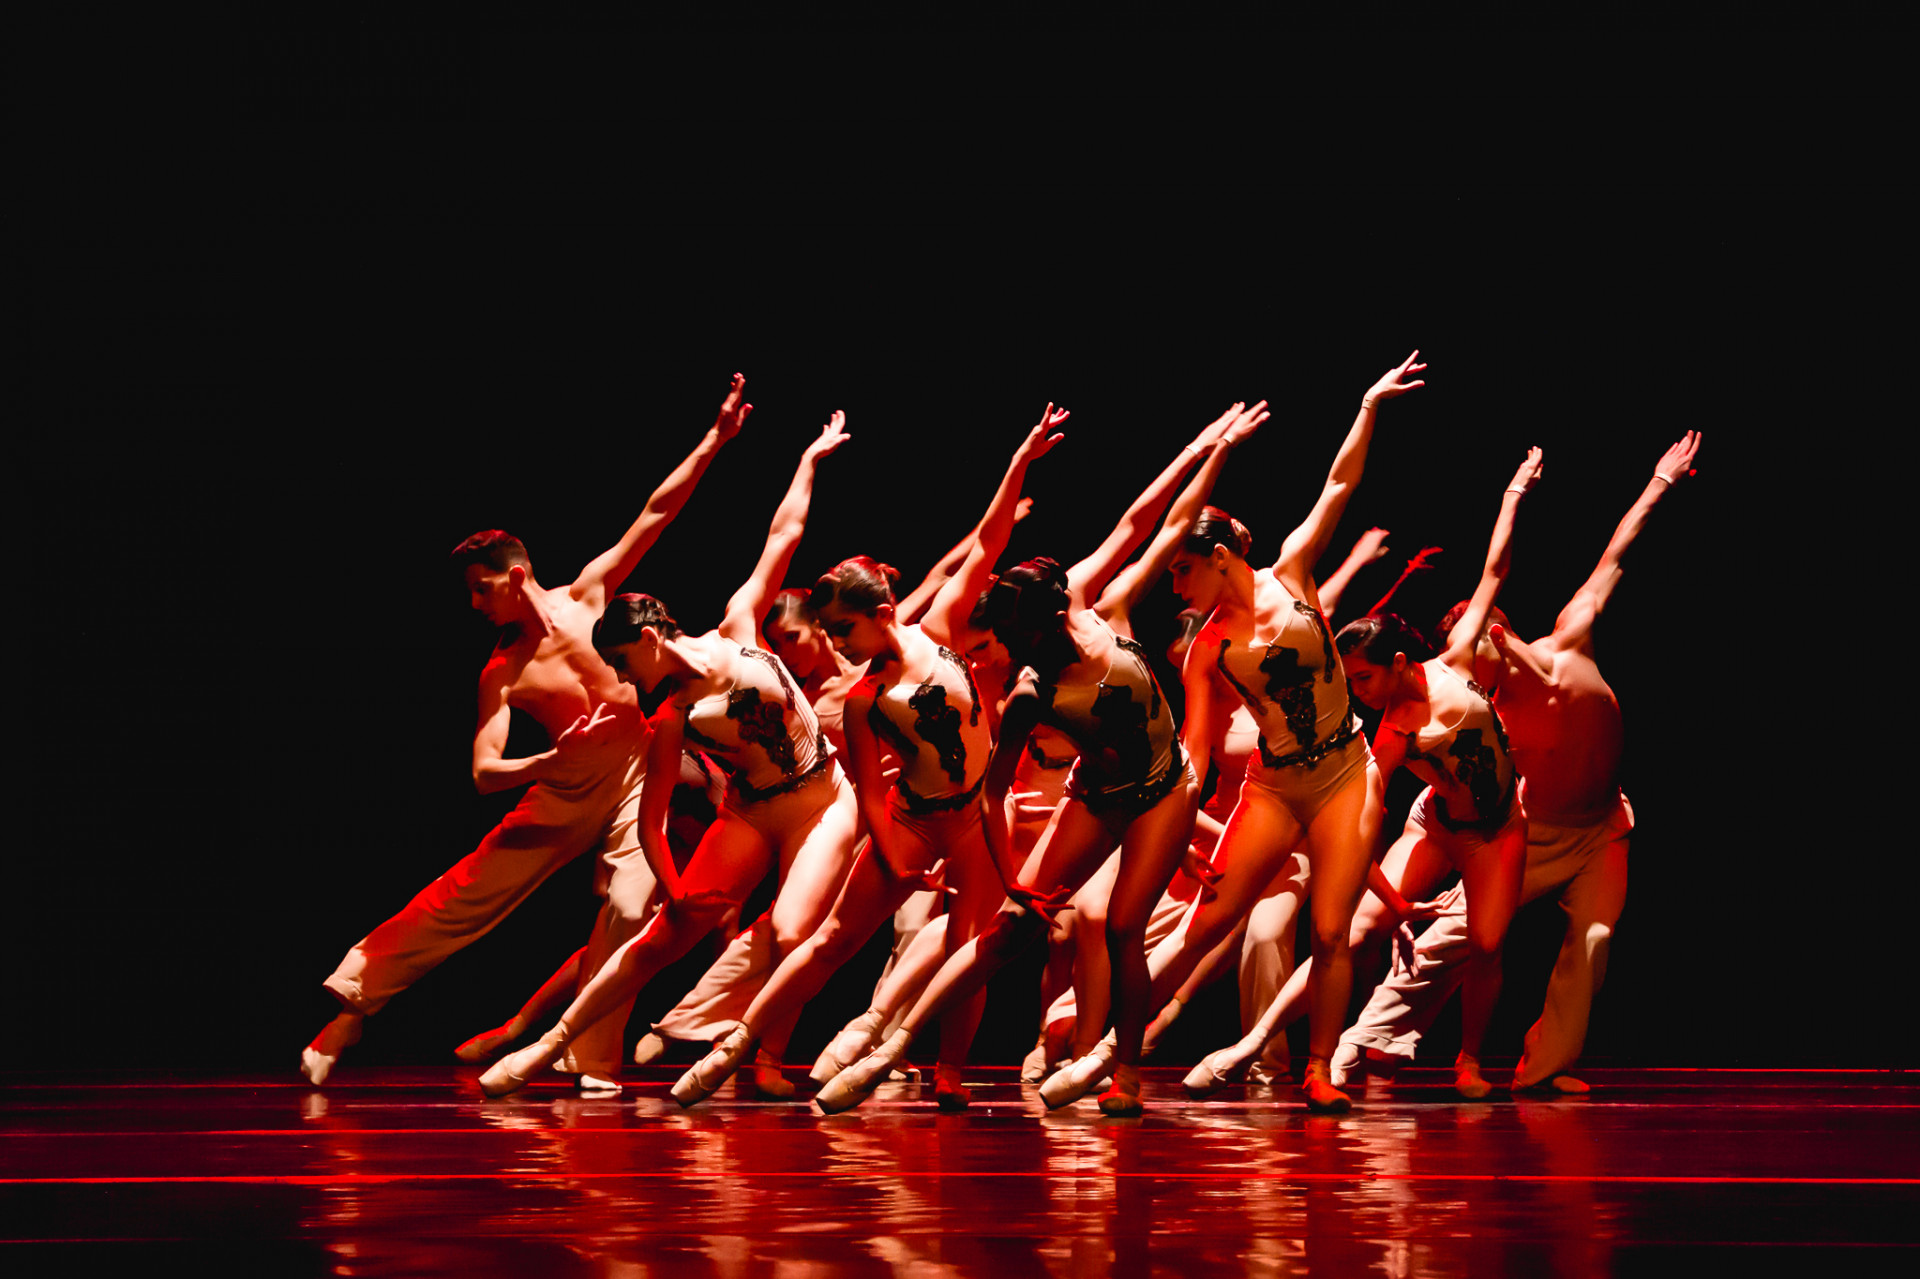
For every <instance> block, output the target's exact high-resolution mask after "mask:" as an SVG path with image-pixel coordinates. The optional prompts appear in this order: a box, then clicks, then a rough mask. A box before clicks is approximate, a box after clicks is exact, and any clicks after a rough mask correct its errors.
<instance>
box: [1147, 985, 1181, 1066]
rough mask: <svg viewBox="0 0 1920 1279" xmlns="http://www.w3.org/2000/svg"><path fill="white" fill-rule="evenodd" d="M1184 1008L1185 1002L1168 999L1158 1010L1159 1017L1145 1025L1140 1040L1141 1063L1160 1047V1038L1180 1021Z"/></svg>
mask: <svg viewBox="0 0 1920 1279" xmlns="http://www.w3.org/2000/svg"><path fill="white" fill-rule="evenodd" d="M1186 1007H1187V1005H1186V1002H1185V1001H1184V1000H1182V999H1180V998H1179V997H1177V996H1176V997H1175V998H1173V999H1169V1000H1168V1001H1167V1006H1166V1007H1165V1008H1162V1009H1161V1010H1160V1015H1159V1016H1158V1017H1155V1018H1154V1019H1153V1020H1152V1021H1151V1022H1149V1023H1148V1024H1147V1033H1146V1034H1145V1035H1144V1036H1142V1037H1141V1040H1140V1059H1141V1060H1142V1061H1145V1060H1146V1059H1147V1058H1148V1057H1151V1056H1153V1050H1154V1049H1156V1048H1158V1047H1159V1046H1160V1036H1162V1035H1164V1034H1166V1033H1167V1028H1168V1027H1170V1026H1172V1025H1173V1023H1174V1022H1176V1021H1179V1020H1180V1014H1181V1013H1182V1012H1184V1011H1185V1010H1186Z"/></svg>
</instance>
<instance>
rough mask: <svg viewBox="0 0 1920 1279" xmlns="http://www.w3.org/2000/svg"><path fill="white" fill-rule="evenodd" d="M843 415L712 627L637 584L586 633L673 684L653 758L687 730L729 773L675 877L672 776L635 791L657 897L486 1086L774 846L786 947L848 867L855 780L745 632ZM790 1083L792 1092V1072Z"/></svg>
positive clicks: (653, 966) (668, 946)
mask: <svg viewBox="0 0 1920 1279" xmlns="http://www.w3.org/2000/svg"><path fill="white" fill-rule="evenodd" d="M845 421H846V419H845V417H844V415H842V414H840V413H838V412H836V413H835V414H834V415H833V417H832V419H831V420H829V421H828V423H827V424H826V426H824V427H823V428H822V429H821V432H820V438H819V439H817V440H815V441H814V442H813V443H812V444H811V445H809V446H808V447H807V450H806V452H805V453H804V454H803V455H802V457H801V461H800V468H799V471H798V473H796V475H795V476H794V482H793V485H792V487H791V488H790V489H789V490H788V493H787V497H786V499H785V500H783V501H782V503H781V508H780V511H779V512H778V513H776V515H775V518H774V530H775V532H774V535H773V536H770V537H769V538H768V541H767V545H766V547H765V548H764V549H763V550H762V552H761V555H760V562H759V563H758V564H757V565H756V566H755V569H754V573H753V576H752V577H750V578H749V579H748V581H747V584H746V585H744V586H742V587H741V588H740V590H738V591H736V592H735V593H734V596H733V598H732V599H731V600H729V601H728V602H727V610H726V613H725V615H724V616H723V617H722V619H721V622H720V625H719V627H718V628H717V629H715V630H712V631H709V632H707V633H706V634H704V635H697V636H695V635H688V634H686V633H684V632H683V631H681V629H680V627H679V625H678V624H677V623H675V622H674V620H673V618H672V617H671V616H670V615H669V614H668V612H667V609H666V606H665V605H663V604H662V603H661V602H660V601H659V600H657V599H654V598H653V597H651V596H647V595H621V596H617V597H615V598H614V599H613V600H611V601H609V602H608V605H607V610H606V612H605V614H603V615H602V617H601V619H600V622H599V624H598V625H597V626H595V628H594V646H595V648H596V649H597V650H598V651H599V652H600V654H601V656H602V657H604V658H605V659H606V662H607V664H608V665H609V666H611V667H613V669H614V670H615V671H617V672H619V675H620V679H621V681H622V682H623V683H630V684H634V685H636V686H638V687H639V688H640V689H641V690H642V691H643V692H645V693H648V694H652V693H654V692H655V691H656V690H658V689H660V688H661V687H662V686H663V685H664V686H666V688H667V690H668V696H667V699H666V701H665V702H664V703H663V704H662V706H661V708H660V710H659V711H658V712H656V713H655V715H654V716H653V719H652V728H653V739H652V741H651V742H650V743H649V744H648V748H647V749H648V756H647V758H648V764H649V766H653V765H655V764H658V765H659V766H660V767H661V768H662V769H666V768H671V767H674V766H675V764H676V763H677V761H678V758H679V755H680V752H681V749H682V746H683V744H684V743H687V742H691V743H693V744H694V745H697V746H698V747H700V748H701V749H702V750H703V751H705V752H706V754H707V755H708V756H709V757H711V758H712V759H714V760H715V761H716V762H718V763H719V764H720V765H721V767H722V768H724V769H725V770H726V771H727V773H728V775H729V783H728V787H727V799H726V804H725V806H724V807H723V808H722V810H721V813H720V818H719V820H718V821H716V822H714V824H713V825H712V826H711V827H709V828H708V829H707V833H706V834H705V835H704V836H703V837H702V838H701V840H700V846H699V847H698V848H697V849H696V850H695V851H694V855H693V859H692V860H691V861H690V862H689V863H688V864H687V870H686V873H685V874H684V875H682V874H681V873H680V872H679V871H678V870H676V869H675V867H674V864H673V858H672V856H671V853H670V851H669V849H668V847H667V843H666V835H665V830H666V819H667V811H668V809H667V804H668V800H669V798H670V793H671V792H670V789H669V788H668V787H664V786H663V787H660V788H659V789H658V790H657V791H651V792H646V793H643V795H642V797H641V803H640V821H639V835H640V846H641V849H642V851H643V852H644V853H645V855H646V858H647V861H648V863H649V864H650V865H651V866H652V867H653V872H654V875H655V877H656V879H657V880H658V882H659V892H660V894H661V896H662V898H663V899H664V901H665V902H666V905H665V907H664V908H663V909H662V910H661V911H660V912H659V913H658V914H656V915H655V916H654V917H653V919H652V920H650V921H649V922H648V924H647V925H646V927H645V928H644V929H642V930H641V932H640V934H639V935H638V936H636V937H634V938H633V939H632V940H631V941H628V942H627V943H626V944H625V945H623V946H622V947H620V949H618V950H616V951H615V952H614V953H613V955H612V956H611V957H610V958H609V959H608V960H607V962H606V964H605V965H604V966H602V967H601V968H600V970H599V971H598V972H597V973H596V974H595V975H594V977H593V979H592V980H591V981H589V982H588V983H587V985H586V986H585V987H584V988H583V989H582V990H581V992H580V994H579V995H578V996H577V997H576V998H575V999H574V1001H573V1003H572V1004H570V1005H569V1006H568V1008H567V1010H566V1012H565V1013H564V1014H562V1016H561V1019H560V1021H559V1023H558V1024H557V1025H556V1026H555V1027H554V1028H553V1029H552V1030H550V1031H548V1032H547V1033H546V1034H545V1035H544V1036H542V1037H541V1039H540V1041H539V1042H538V1043H535V1044H532V1045H529V1046H528V1047H526V1048H523V1049H521V1050H520V1051H518V1052H516V1053H512V1054H510V1055H508V1056H506V1057H503V1058H501V1059H500V1060H499V1061H498V1062H496V1063H494V1065H493V1067H492V1068H491V1069H489V1070H488V1071H487V1072H486V1073H485V1074H484V1075H482V1076H481V1077H480V1086H481V1088H482V1090H483V1091H485V1092H486V1094H487V1095H488V1096H490V1097H498V1096H503V1095H505V1094H506V1093H509V1092H513V1091H514V1090H516V1089H518V1088H520V1087H522V1086H524V1085H525V1083H526V1081H527V1079H528V1078H529V1077H530V1076H531V1075H532V1074H533V1073H534V1072H535V1071H538V1070H542V1069H544V1068H546V1067H547V1066H548V1065H549V1064H551V1063H552V1062H553V1060H554V1059H555V1058H556V1057H558V1056H559V1055H560V1053H561V1052H562V1051H564V1050H565V1048H566V1045H567V1042H568V1040H569V1039H570V1038H571V1037H572V1036H573V1035H574V1034H575V1033H576V1032H578V1031H581V1030H584V1029H586V1028H587V1027H588V1026H590V1025H593V1024H594V1023H595V1022H597V1021H598V1020H599V1019H600V1018H602V1017H604V1016H606V1015H608V1014H609V1013H611V1012H614V1011H616V1010H617V1009H619V1008H621V1007H624V1006H625V1005H626V1004H627V1002H628V1001H630V1000H631V999H632V998H633V994H634V992H635V991H637V990H638V989H639V988H640V987H641V986H642V985H644V984H645V983H646V982H647V980H648V979H649V978H651V977H652V976H653V975H654V974H655V973H657V972H659V971H660V969H662V968H664V967H665V966H666V965H668V964H670V963H672V962H673V961H674V960H676V959H678V958H679V957H680V956H681V955H684V954H685V953H686V952H687V951H688V950H689V949H691V948H692V946H693V945H694V943H695V942H697V941H699V940H700V938H701V937H703V936H705V935H706V933H707V932H708V930H709V929H711V928H712V927H713V925H714V923H715V921H716V920H717V919H719V918H720V917H721V916H722V915H724V914H725V913H726V912H727V911H728V910H731V909H733V908H735V907H737V906H738V905H739V903H740V902H741V901H742V900H743V899H744V898H745V897H746V895H747V894H748V893H749V892H751V891H752V889H753V886H754V885H755V884H757V883H758V882H759V881H760V878H761V876H762V875H763V874H765V872H766V869H767V863H768V861H769V860H770V859H772V858H773V857H775V856H776V855H777V856H778V859H779V866H780V891H779V893H778V895H777V896H776V897H775V899H774V904H773V909H772V910H771V911H770V912H769V918H770V923H771V935H772V939H773V943H774V945H775V946H776V947H779V948H780V949H781V950H783V951H784V950H786V949H789V948H791V947H792V946H795V945H798V944H799V943H800V942H801V941H803V940H805V939H806V938H807V937H808V936H810V935H811V934H812V932H813V930H814V929H815V928H817V927H818V926H819V922H820V919H821V917H823V916H824V915H825V913H826V907H827V905H828V904H830V903H831V901H832V899H833V894H834V892H835V891H836V889H837V887H838V885H839V884H840V882H841V881H842V880H843V879H844V878H845V877H846V871H847V867H848V865H849V864H850V861H851V858H852V854H853V847H854V841H855V837H856V835H857V833H858V828H859V812H858V809H857V807H856V804H855V801H854V796H853V790H852V788H851V787H850V786H849V785H848V784H847V780H846V777H845V776H844V775H843V774H842V773H841V771H840V766H839V764H838V763H837V762H835V760H834V759H833V755H832V750H831V748H830V747H829V745H828V743H827V739H826V737H825V735H824V734H822V733H821V731H820V724H819V721H818V720H817V719H815V718H814V714H813V709H812V707H810V706H808V705H807V702H806V699H805V698H803V697H801V696H800V694H799V690H798V689H797V688H795V686H794V683H793V679H792V677H791V676H790V675H789V674H788V673H787V669H786V667H785V666H783V665H781V663H780V659H779V658H777V657H775V656H774V655H773V654H771V653H768V652H766V651H765V650H763V649H760V648H756V647H753V644H752V641H753V640H754V638H755V630H756V627H755V623H756V621H757V620H758V619H759V617H760V616H761V615H762V614H763V613H764V612H765V610H766V602H767V597H768V596H769V595H770V594H771V593H772V588H771V583H772V582H775V581H777V580H778V577H777V576H775V570H777V569H779V568H782V567H784V565H785V562H786V559H787V558H788V557H789V556H791V554H792V547H793V544H794V543H796V542H797V541H798V540H799V533H800V529H801V528H802V527H803V526H804V524H805V512H806V508H807V504H808V501H809V499H810V497H811V493H812V485H813V473H814V470H815V468H816V466H817V465H818V463H819V460H820V459H821V458H823V457H825V456H827V455H828V454H830V453H832V452H833V451H834V450H835V449H836V448H838V447H839V446H840V445H841V444H842V443H843V442H844V441H845V440H846V439H847V435H846V432H845V430H844V425H845ZM796 511H797V514H796ZM756 1081H757V1082H759V1083H761V1085H762V1086H763V1087H764V1088H765V1089H766V1090H767V1091H768V1092H770V1093H776V1094H777V1093H778V1092H780V1091H782V1088H781V1086H782V1085H783V1084H785V1081H784V1080H783V1079H781V1078H780V1075H779V1071H778V1069H777V1068H774V1067H769V1068H767V1069H766V1070H764V1071H757V1079H756ZM784 1091H786V1093H787V1095H791V1085H786V1087H785V1089H784Z"/></svg>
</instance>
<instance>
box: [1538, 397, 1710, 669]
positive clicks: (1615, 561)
mask: <svg viewBox="0 0 1920 1279" xmlns="http://www.w3.org/2000/svg"><path fill="white" fill-rule="evenodd" d="M1699 448H1700V434H1699V432H1697V431H1688V432H1687V434H1686V437H1685V438H1684V439H1682V440H1681V441H1680V442H1679V443H1678V444H1675V445H1674V446H1673V447H1672V448H1670V449H1668V450H1667V452H1666V455H1665V456H1664V457H1662V458H1661V459H1660V464H1659V465H1658V466H1656V467H1654V468H1653V478H1652V479H1650V480H1648V481H1647V487H1646V488H1645V489H1644V490H1642V491H1641V493H1640V497H1639V500H1637V501H1636V502H1634V504H1633V506H1632V508H1631V509H1629V510H1628V511H1627V514H1626V517H1625V518H1624V519H1622V520H1621V521H1620V526H1619V527H1618V528H1616V529H1614V530H1613V540H1612V541H1610V542H1608V543H1607V549H1606V552H1605V553H1604V554H1603V555H1601V557H1600V563H1599V565H1598V566H1596V567H1595V568H1594V570H1593V575H1592V576H1591V577H1589V578H1587V580H1586V583H1585V585H1583V586H1581V588H1580V589H1579V590H1578V591H1576V592H1574V596H1573V598H1572V599H1571V600H1569V601H1568V602H1567V606H1566V607H1565V608H1563V609H1561V610H1560V616H1559V618H1558V619H1557V620H1556V621H1555V622H1554V624H1553V637H1552V638H1553V644H1554V646H1555V647H1556V648H1561V649H1579V648H1585V647H1587V646H1588V645H1589V644H1591V643H1592V642H1593V624H1594V622H1595V620H1597V619H1598V618H1599V616H1600V614H1601V613H1602V612H1603V611H1605V609H1606V607H1607V601H1608V600H1609V599H1611V598H1612V597H1613V590H1614V587H1616V586H1618V585H1619V584H1620V571H1621V570H1620V561H1621V560H1622V559H1623V558H1625V556H1626V553H1627V548H1628V547H1630V546H1632V545H1633V540H1634V539H1635V538H1637V537H1639V536H1640V530H1641V529H1643V528H1645V527H1646V524H1647V517H1648V516H1650V515H1652V514H1653V508H1654V507H1655V506H1657V505H1658V504H1659V503H1660V500H1661V499H1662V498H1664V497H1666V495H1667V493H1668V491H1669V490H1670V489H1672V488H1673V486H1674V485H1675V484H1678V483H1679V482H1680V480H1681V478H1682V477H1683V476H1686V475H1689V474H1691V473H1692V466H1693V455H1694V454H1695V453H1696V452H1698V451H1699Z"/></svg>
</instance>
